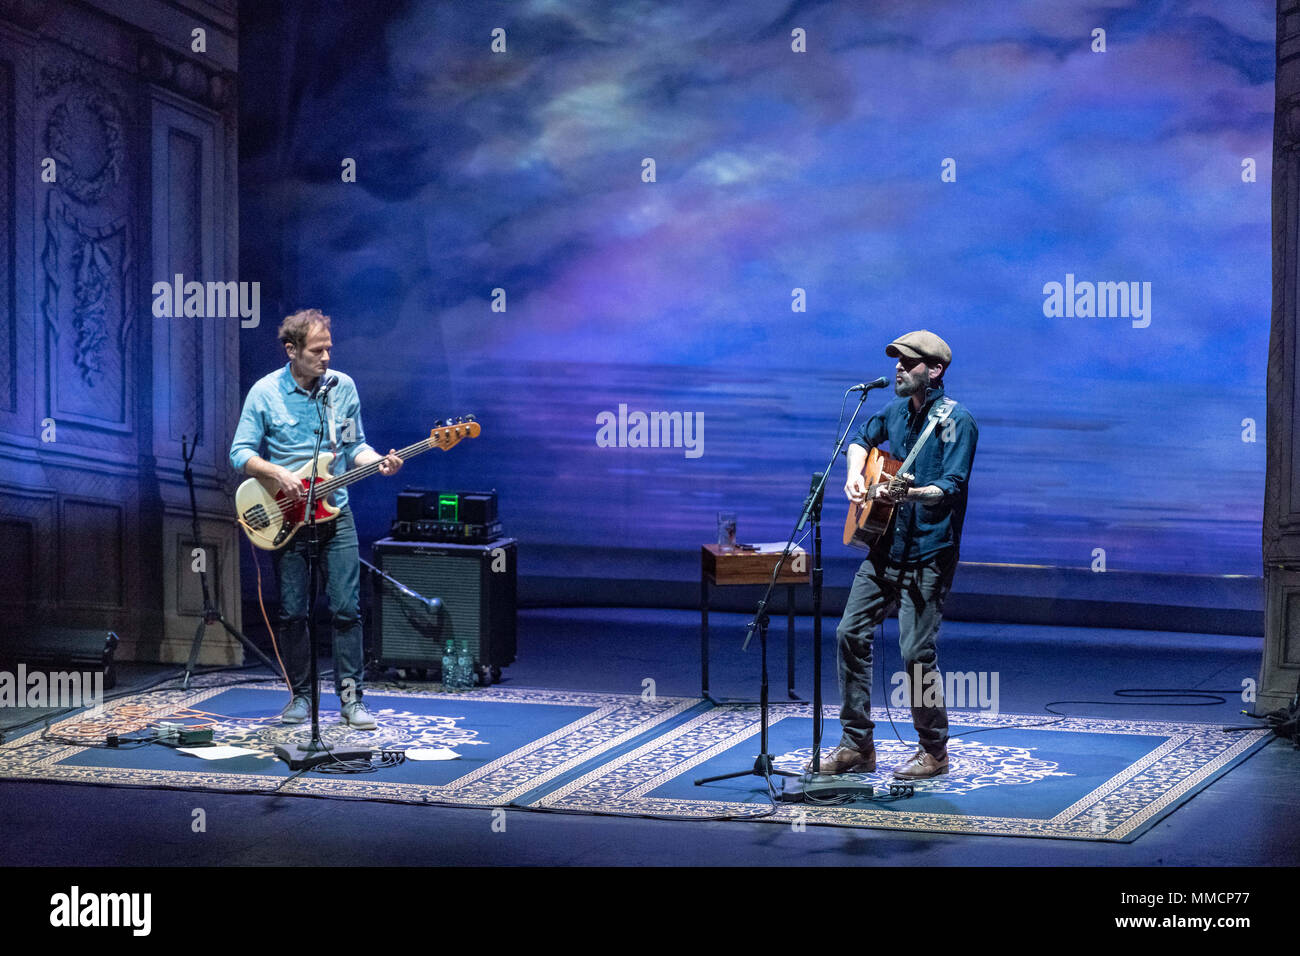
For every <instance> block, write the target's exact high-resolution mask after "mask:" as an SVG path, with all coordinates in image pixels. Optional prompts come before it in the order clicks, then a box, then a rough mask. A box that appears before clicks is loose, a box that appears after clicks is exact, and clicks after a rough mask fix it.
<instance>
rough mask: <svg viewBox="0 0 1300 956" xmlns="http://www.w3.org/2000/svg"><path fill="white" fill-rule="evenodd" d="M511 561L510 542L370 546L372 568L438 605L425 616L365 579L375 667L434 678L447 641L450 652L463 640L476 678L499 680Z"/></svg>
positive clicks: (506, 658)
mask: <svg viewBox="0 0 1300 956" xmlns="http://www.w3.org/2000/svg"><path fill="white" fill-rule="evenodd" d="M517 556H518V542H517V541H515V539H514V538H502V539H498V540H496V541H491V542H488V543H487V544H445V543H443V544H432V543H424V542H418V541H396V540H394V539H392V538H383V539H382V540H380V541H376V542H375V546H374V561H375V565H376V566H377V567H379V568H380V569H381V570H382V571H384V573H386V574H389V575H392V576H393V577H394V578H396V579H397V580H398V581H401V582H402V584H404V585H406V586H407V587H409V588H410V589H411V590H413V591H416V592H418V593H419V594H422V595H424V596H425V597H428V598H438V599H439V600H440V601H441V602H442V606H441V607H440V608H438V609H437V610H430V609H429V608H428V606H426V605H425V604H423V603H421V602H420V601H417V600H415V599H414V598H412V597H409V596H408V595H405V594H402V593H401V592H400V591H398V590H397V589H396V588H394V587H393V586H392V585H390V584H389V583H388V582H387V581H385V580H384V579H383V578H380V577H379V576H378V575H372V577H373V578H374V580H375V581H376V584H375V588H376V593H375V596H374V598H375V599H374V602H373V607H374V630H373V633H374V634H375V635H377V640H376V641H375V642H374V643H375V646H376V657H377V662H378V663H379V664H381V665H383V666H385V667H417V668H432V669H434V670H435V671H439V672H441V670H442V655H443V653H444V652H445V650H446V647H447V642H448V641H454V642H455V648H456V651H457V653H459V652H460V649H461V646H462V642H465V643H467V644H468V645H469V653H470V657H471V658H472V659H473V661H474V663H475V668H476V669H477V670H478V671H479V672H480V674H483V673H484V672H487V673H490V674H492V675H493V677H494V678H499V677H500V673H501V668H502V667H505V666H506V665H507V664H510V663H513V662H514V659H515V636H516V613H515V612H516V600H517V595H518V569H517V567H516V563H515V562H516V558H517Z"/></svg>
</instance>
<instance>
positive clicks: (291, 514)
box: [235, 415, 481, 551]
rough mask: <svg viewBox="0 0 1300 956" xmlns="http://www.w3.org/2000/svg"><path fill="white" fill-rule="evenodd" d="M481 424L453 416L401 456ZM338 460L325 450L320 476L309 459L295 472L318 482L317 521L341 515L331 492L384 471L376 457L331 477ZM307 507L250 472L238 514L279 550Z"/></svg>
mask: <svg viewBox="0 0 1300 956" xmlns="http://www.w3.org/2000/svg"><path fill="white" fill-rule="evenodd" d="M480 430H481V429H480V428H479V423H478V422H476V421H474V416H473V415H466V416H464V417H463V418H457V419H455V420H454V421H453V420H452V419H448V420H447V421H446V423H445V424H444V425H442V426H440V427H438V428H435V429H433V430H432V431H431V432H429V437H428V438H425V439H423V440H421V441H418V442H416V443H415V444H414V445H408V446H407V447H406V448H402V449H400V450H399V451H398V452H397V457H398V458H401V459H402V461H404V462H405V461H409V460H410V459H411V458H414V457H415V456H416V455H418V454H420V453H422V452H426V451H429V450H430V449H432V448H441V449H442V450H443V451H446V450H447V449H449V448H452V447H453V446H455V445H457V444H459V443H460V441H461V440H462V439H465V438H477V437H478V436H479V432H480ZM333 463H334V454H333V453H332V452H321V454H320V458H318V459H317V469H316V474H315V476H312V474H311V462H310V461H308V462H306V463H304V464H303V465H302V467H300V468H299V469H298V470H297V471H295V472H294V475H295V476H296V477H297V478H298V479H299V480H300V481H301V482H302V486H303V488H309V487H311V485H312V484H313V483H314V484H315V485H316V500H315V512H316V520H317V521H318V522H320V521H333V520H334V518H336V517H337V516H338V513H339V510H340V509H338V508H336V507H334V506H333V505H331V504H330V503H329V501H328V499H329V496H330V494H331V493H332V492H335V491H338V490H339V489H340V488H345V487H347V486H348V485H350V484H352V483H353V482H354V481H360V480H361V479H362V478H368V477H369V476H370V475H374V474H377V473H378V472H379V462H378V461H373V462H371V463H370V464H368V465H362V466H361V467H360V468H353V469H352V470H351V471H345V472H344V473H343V474H341V475H337V476H334V477H331V476H330V465H331V464H333ZM306 511H307V499H306V498H299V499H294V500H290V499H289V498H288V496H287V495H286V494H285V493H284V492H283V491H282V490H281V489H280V486H279V485H278V484H277V483H276V482H274V481H271V480H269V479H266V478H249V479H248V480H247V481H245V482H244V483H243V484H241V485H240V486H239V489H238V490H237V491H236V492H235V520H236V521H238V522H239V526H240V527H241V528H243V529H244V534H246V535H248V540H249V541H251V542H253V544H255V545H256V546H257V547H259V548H261V549H262V550H263V551H278V550H279V549H280V548H283V547H284V546H285V545H286V544H288V543H289V542H290V541H292V540H293V536H294V535H295V534H297V533H298V529H299V528H301V527H302V526H303V525H304V524H305V523H306V520H307V516H306Z"/></svg>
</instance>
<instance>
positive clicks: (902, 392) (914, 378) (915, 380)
mask: <svg viewBox="0 0 1300 956" xmlns="http://www.w3.org/2000/svg"><path fill="white" fill-rule="evenodd" d="M923 388H925V376H922V375H916V374H912V373H910V372H904V373H903V380H902V381H901V382H899V381H895V382H894V394H895V395H897V396H898V397H899V398H906V397H908V396H909V395H915V394H916V393H917V392H919V391H921V390H922V389H923Z"/></svg>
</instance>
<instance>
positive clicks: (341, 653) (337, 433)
mask: <svg viewBox="0 0 1300 956" xmlns="http://www.w3.org/2000/svg"><path fill="white" fill-rule="evenodd" d="M279 335H280V341H281V342H282V343H283V344H284V350H285V354H286V355H287V356H288V359H289V361H288V362H287V363H286V364H285V366H284V368H282V369H280V370H279V371H276V372H272V373H271V374H270V375H266V376H264V377H262V378H260V379H258V380H257V382H255V383H254V384H253V387H252V388H251V389H249V391H248V397H247V398H246V399H245V400H244V409H243V412H242V413H241V414H240V416H239V425H238V427H237V428H236V429H235V438H234V441H233V442H232V443H231V446H230V464H231V465H232V466H233V467H234V469H235V470H236V471H238V472H241V473H243V474H246V475H249V476H251V477H254V478H261V479H263V480H266V481H270V482H273V483H275V484H277V485H279V487H280V489H281V490H282V491H284V493H285V494H286V495H288V496H290V497H291V498H293V499H294V500H301V499H303V498H305V497H306V489H305V488H304V486H303V482H302V480H300V479H299V478H298V477H296V476H295V475H294V474H293V472H292V471H291V469H293V468H297V467H299V466H301V465H303V464H304V463H305V462H308V461H310V460H311V457H312V451H313V450H314V449H315V446H316V430H317V429H318V428H319V427H320V423H321V418H322V414H323V416H324V421H325V434H324V436H323V437H322V440H321V449H322V451H331V452H333V453H334V454H335V456H336V457H335V459H334V462H335V463H336V466H338V465H341V466H342V468H341V469H340V470H343V469H351V468H355V467H361V466H365V465H369V464H371V463H374V462H378V463H379V465H378V468H379V471H380V473H381V474H384V475H394V474H396V473H397V472H398V470H399V469H400V468H401V467H402V459H401V458H400V457H398V455H397V453H396V450H395V449H394V450H390V451H389V453H388V454H387V455H380V454H379V453H378V452H376V451H375V450H374V449H373V448H371V447H370V446H369V445H368V444H366V437H365V432H364V431H363V430H362V427H361V402H360V400H359V399H358V398H357V389H356V385H355V384H354V383H353V381H352V379H351V378H350V377H349V376H347V375H345V374H343V373H342V372H339V371H334V372H330V349H331V348H333V345H334V343H333V340H332V339H331V338H330V317H329V316H328V315H324V314H322V313H321V312H320V311H319V310H318V309H304V310H301V311H298V312H295V313H293V315H290V316H287V317H286V318H285V320H284V321H283V322H282V323H281V324H280V332H279ZM327 374H328V378H327V379H326V380H325V382H324V383H322V378H323V377H324V376H326V375H327ZM322 384H329V385H332V386H333V387H332V389H330V388H323V389H322V388H318V386H321V385H322ZM321 392H324V393H325V394H320V393H321ZM263 456H265V457H263ZM347 494H348V493H347V490H346V489H342V488H340V489H339V490H338V491H335V492H334V493H333V495H331V500H330V503H331V504H332V505H335V506H337V507H339V508H341V510H340V511H339V514H338V516H337V517H336V518H335V519H334V520H333V521H329V522H325V523H321V524H318V526H317V529H318V532H317V533H318V535H319V539H320V559H321V571H322V574H323V578H322V579H323V580H324V582H325V593H326V595H327V596H328V599H329V608H330V618H331V624H332V625H333V632H334V686H335V690H336V691H337V692H338V695H339V703H340V710H341V713H342V716H343V723H344V725H346V726H350V727H354V728H356V729H357V730H374V729H375V727H376V726H377V724H376V722H375V718H374V716H373V715H372V714H371V713H370V712H369V711H368V710H367V709H366V705H365V703H364V702H363V701H362V699H361V697H362V688H361V679H362V672H363V669H364V665H365V661H364V658H363V651H362V636H361V613H360V600H361V566H360V562H359V560H358V554H357V529H356V524H355V523H354V522H353V519H352V509H350V508H348V507H347ZM306 552H307V535H305V534H300V535H298V536H297V537H296V538H295V539H294V540H293V541H292V542H290V544H289V545H288V546H286V547H284V548H283V549H281V550H279V551H276V552H275V553H274V557H273V560H274V563H275V576H276V580H277V582H278V583H279V588H280V641H281V646H282V647H283V650H284V665H285V668H286V670H287V671H288V674H287V676H288V679H289V683H290V686H291V693H292V695H293V696H292V698H291V699H290V701H289V703H288V705H287V706H286V707H285V708H284V710H283V711H282V712H281V714H280V722H281V723H282V724H300V723H302V722H303V721H305V720H306V719H307V718H308V716H310V702H309V697H310V694H311V685H310V676H309V675H310V667H311V660H310V657H309V654H310V653H311V648H310V647H309V646H308V645H309V642H308V639H307V588H308V585H309V582H308V580H307V559H306Z"/></svg>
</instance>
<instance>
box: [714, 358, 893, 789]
mask: <svg viewBox="0 0 1300 956" xmlns="http://www.w3.org/2000/svg"><path fill="white" fill-rule="evenodd" d="M873 385H875V383H872V385H869V386H867V387H866V388H863V389H862V397H861V398H860V399H859V400H858V407H857V408H855V409H854V410H853V415H852V417H850V418H849V424H848V427H847V428H845V430H844V433H843V434H842V435H840V436H839V440H838V441H837V442H836V443H835V451H834V453H833V454H832V455H831V460H830V462H829V464H827V466H826V468H825V470H824V471H823V472H822V474H821V475H819V476H817V477H819V478H820V479H821V480H820V481H816V482H814V487H813V490H812V491H810V492H809V493H808V497H807V498H805V499H804V503H803V512H802V513H801V514H800V516H799V521H798V523H797V524H796V525H795V528H794V530H793V531H791V532H790V538H789V540H787V541H786V543H785V550H784V551H782V552H781V558H780V560H779V561H777V563H776V567H775V568H773V569H772V578H771V580H769V581H768V582H767V592H766V593H765V594H764V595H763V598H762V600H760V601H759V602H758V608H757V609H756V610H755V612H754V619H753V620H752V621H750V622H749V626H748V628H747V630H748V632H749V634H748V636H747V637H746V638H745V643H744V645H742V648H741V649H742V650H745V649H748V647H749V642H750V640H751V639H752V638H753V636H754V631H755V630H757V631H758V642H759V649H760V660H761V663H760V665H759V667H760V672H761V674H760V684H759V695H758V701H759V753H758V757H757V758H756V759H755V760H754V766H753V767H751V768H750V769H749V770H737V771H734V772H732V773H723V774H717V775H716V776H712V777H703V778H701V779H699V780H696V781H695V786H697V787H699V786H703V785H704V784H706V783H713V782H714V781H716V780H730V779H732V778H735V777H747V776H751V775H753V776H758V777H762V778H763V780H764V781H765V782H766V783H767V790H768V793H769V795H770V796H772V797H773V798H775V797H776V788H775V787H774V786H773V785H772V777H773V776H774V775H775V776H781V777H798V778H800V779H801V780H804V779H806V776H805V775H802V774H798V773H795V772H793V771H790V770H777V769H775V768H774V767H773V765H772V755H771V754H769V753H768V752H767V746H768V742H767V731H768V693H767V686H768V685H767V624H768V613H767V603H768V601H769V600H770V599H771V597H772V591H773V590H774V589H775V588H776V582H777V578H778V577H780V575H781V568H783V567H784V566H785V562H786V560H787V559H788V558H789V557H790V554H791V552H792V551H793V550H794V542H795V538H797V537H798V535H799V532H800V531H802V530H803V528H804V526H805V525H806V524H807V523H808V522H809V520H814V519H813V516H814V514H817V515H820V511H821V500H822V494H823V492H824V491H825V488H826V479H827V477H828V476H829V475H830V472H831V468H832V467H833V466H834V464H835V460H836V459H837V458H838V457H839V454H840V449H841V448H843V447H844V442H845V440H846V439H847V438H848V435H849V431H850V430H851V429H852V428H853V422H854V419H856V418H857V417H858V412H859V411H861V410H862V405H863V403H864V402H866V400H867V393H868V392H869V391H870V390H871V388H872V386H873ZM882 386H883V382H882V383H881V386H876V387H882ZM814 531H816V532H817V534H816V536H815V541H814V548H815V549H816V551H817V552H818V553H815V554H814V556H813V563H814V566H815V568H816V569H818V571H819V570H820V567H821V555H820V549H821V537H820V533H821V532H820V523H817V524H815V526H814ZM820 583H821V581H820V574H816V575H815V576H814V591H813V606H814V609H815V610H816V611H817V612H818V614H817V616H815V617H814V618H813V638H814V643H815V647H814V654H815V657H814V660H813V675H814V676H813V735H814V744H813V748H814V749H813V773H814V774H817V773H818V768H819V767H820V766H821V756H820V745H821V707H822V690H821V617H820V611H821V595H820V592H819V591H818V590H816V588H817V587H819V586H820ZM792 792H793V791H783V792H782V796H781V799H783V800H786V799H789V797H788V796H787V793H792Z"/></svg>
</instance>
